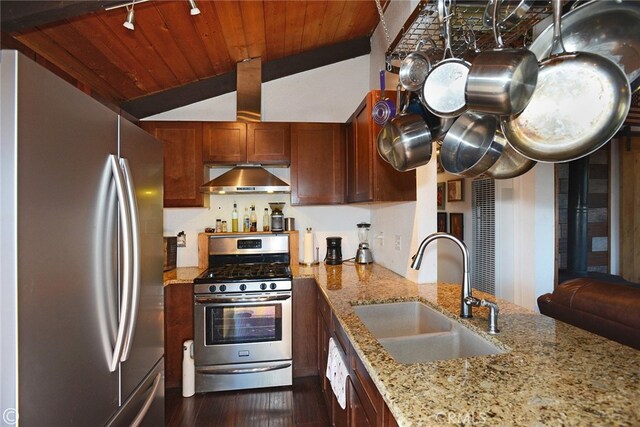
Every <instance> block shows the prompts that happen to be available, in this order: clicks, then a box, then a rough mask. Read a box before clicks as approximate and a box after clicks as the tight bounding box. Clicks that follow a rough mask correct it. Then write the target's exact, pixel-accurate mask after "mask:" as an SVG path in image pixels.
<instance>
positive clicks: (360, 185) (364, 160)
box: [347, 102, 374, 202]
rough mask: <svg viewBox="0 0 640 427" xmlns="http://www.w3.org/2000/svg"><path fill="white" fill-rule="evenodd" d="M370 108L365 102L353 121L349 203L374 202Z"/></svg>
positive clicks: (348, 154)
mask: <svg viewBox="0 0 640 427" xmlns="http://www.w3.org/2000/svg"><path fill="white" fill-rule="evenodd" d="M369 107H370V106H369V105H368V104H367V103H366V102H365V103H363V105H361V106H360V108H359V110H358V111H356V114H355V115H354V118H353V121H352V128H351V131H352V135H351V140H350V146H349V148H348V151H347V156H349V160H348V161H349V166H348V168H349V169H348V171H349V172H348V177H349V180H350V182H349V189H350V193H349V194H348V200H349V202H367V201H370V200H373V168H372V164H371V162H372V158H373V154H374V153H373V149H372V148H373V141H372V136H371V134H370V123H371V120H370V116H371V114H370V112H369V111H370V108H369Z"/></svg>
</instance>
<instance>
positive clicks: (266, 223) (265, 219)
mask: <svg viewBox="0 0 640 427" xmlns="http://www.w3.org/2000/svg"><path fill="white" fill-rule="evenodd" d="M270 223H271V217H270V216H269V209H267V208H264V215H263V216H262V231H269V226H270Z"/></svg>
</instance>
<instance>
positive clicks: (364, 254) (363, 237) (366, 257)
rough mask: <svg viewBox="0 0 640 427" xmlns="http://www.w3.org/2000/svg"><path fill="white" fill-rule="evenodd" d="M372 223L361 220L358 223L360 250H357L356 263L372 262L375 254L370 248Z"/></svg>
mask: <svg viewBox="0 0 640 427" xmlns="http://www.w3.org/2000/svg"><path fill="white" fill-rule="evenodd" d="M370 227H371V224H368V223H366V222H361V223H360V224H358V240H359V241H360V244H358V250H357V251H356V264H371V263H372V262H373V255H372V254H371V249H369V228H370Z"/></svg>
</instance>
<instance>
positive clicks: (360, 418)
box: [348, 377, 376, 427]
mask: <svg viewBox="0 0 640 427" xmlns="http://www.w3.org/2000/svg"><path fill="white" fill-rule="evenodd" d="M348 383H349V426H353V427H361V426H362V427H369V426H375V425H376V424H374V423H371V422H370V421H369V418H367V413H366V412H365V410H364V407H363V406H362V401H361V400H360V396H358V393H357V391H356V389H355V387H354V385H353V382H352V381H351V377H349V380H348Z"/></svg>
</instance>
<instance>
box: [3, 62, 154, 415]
mask: <svg viewBox="0 0 640 427" xmlns="http://www.w3.org/2000/svg"><path fill="white" fill-rule="evenodd" d="M0 55H1V56H0V116H1V117H0V118H1V123H0V125H1V127H0V132H1V137H2V140H1V145H0V203H1V205H0V270H1V271H2V273H1V274H0V276H1V280H2V286H1V288H0V299H1V301H2V303H1V304H0V343H1V345H2V349H1V351H0V411H1V412H2V422H0V425H13V424H15V423H16V422H17V423H18V424H19V425H23V426H44V425H47V426H51V425H78V426H98V425H127V426H128V425H138V424H141V425H150V426H161V425H163V424H164V367H163V347H164V346H163V342H164V336H163V316H164V314H163V312H164V310H163V288H162V265H163V255H162V144H161V143H160V142H159V141H157V140H156V139H155V138H153V137H151V136H150V135H149V134H148V133H146V132H144V131H143V130H141V129H139V128H138V127H137V126H135V125H133V124H132V123H130V122H128V121H126V120H124V119H122V118H121V117H119V116H118V115H117V114H116V113H114V112H112V111H111V110H109V109H108V108H106V107H105V106H103V105H102V104H100V103H98V102H97V101H96V100H94V99H92V98H90V97H89V96H87V95H86V94H84V93H82V92H81V91H80V90H78V89H76V88H75V87H73V86H71V85H69V84H68V83H67V82H65V81H63V80H62V79H60V78H58V77H57V76H55V75H54V74H52V73H51V72H49V71H47V70H45V69H44V68H42V67H41V66H40V65H38V64H36V63H35V62H32V61H31V60H30V59H28V58H26V57H25V56H23V55H21V54H18V53H17V52H15V51H10V50H3V51H1V53H0Z"/></svg>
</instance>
